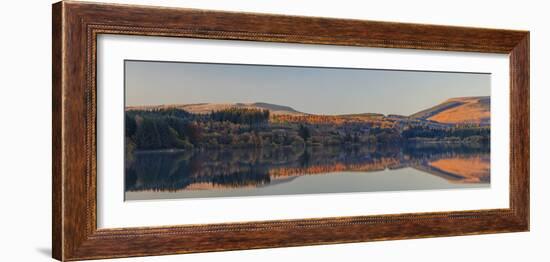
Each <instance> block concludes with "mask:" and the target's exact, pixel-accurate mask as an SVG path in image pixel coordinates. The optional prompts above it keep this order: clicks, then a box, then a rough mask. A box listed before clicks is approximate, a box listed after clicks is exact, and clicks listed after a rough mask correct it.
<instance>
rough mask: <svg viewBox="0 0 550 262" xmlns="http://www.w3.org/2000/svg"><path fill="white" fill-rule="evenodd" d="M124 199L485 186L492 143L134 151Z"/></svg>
mask: <svg viewBox="0 0 550 262" xmlns="http://www.w3.org/2000/svg"><path fill="white" fill-rule="evenodd" d="M125 166H126V167H125V199H126V200H147V199H178V198H208V197H233V196H263V195H289V194H320V193H351V192H374V191H402V190H432V189H452V188H483V187H489V186H490V154H489V149H488V146H480V145H460V146H452V147H450V146H435V145H431V146H422V147H386V148H365V147H356V148H354V147H351V148H342V147H313V148H307V149H295V148H278V149H266V148H263V149H227V150H204V151H164V152H159V151H149V152H143V151H142V152H134V153H132V154H131V155H129V156H128V157H127V158H126V165H125Z"/></svg>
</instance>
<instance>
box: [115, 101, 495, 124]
mask: <svg viewBox="0 0 550 262" xmlns="http://www.w3.org/2000/svg"><path fill="white" fill-rule="evenodd" d="M170 108H175V109H182V110H185V111H188V112H190V113H194V114H209V113H211V112H212V111H219V110H225V109H229V108H250V109H261V110H269V111H270V114H271V115H274V116H280V115H289V116H315V114H308V113H304V112H300V111H297V110H295V109H294V108H292V107H289V106H284V105H277V104H270V103H264V102H255V103H197V104H181V105H178V104H174V105H151V106H130V107H127V108H126V110H153V109H170ZM490 110H491V98H490V97H489V96H479V97H457V98H450V99H448V100H446V101H444V102H442V103H440V104H438V105H435V106H433V107H430V108H428V109H425V110H422V111H420V112H417V113H415V114H412V115H410V116H408V117H407V116H398V115H388V116H385V115H383V114H379V113H358V114H344V115H338V116H333V117H340V118H345V119H348V118H380V119H387V118H393V119H411V120H413V119H417V120H426V121H433V122H438V123H442V124H465V123H472V124H479V125H489V124H490V121H491V111H490Z"/></svg>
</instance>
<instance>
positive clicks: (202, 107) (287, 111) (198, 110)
mask: <svg viewBox="0 0 550 262" xmlns="http://www.w3.org/2000/svg"><path fill="white" fill-rule="evenodd" d="M161 108H178V109H183V110H185V111H188V112H190V113H195V114H208V113H211V112H212V111H219V110H224V109H228V108H254V109H267V110H269V111H270V113H271V114H272V115H296V116H301V115H307V114H305V113H302V112H299V111H296V110H295V109H293V108H292V107H289V106H281V105H275V104H269V103H261V102H258V103H234V104H233V103H200V104H186V105H154V106H132V107H127V109H128V110H151V109H161Z"/></svg>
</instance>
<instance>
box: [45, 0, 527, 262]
mask: <svg viewBox="0 0 550 262" xmlns="http://www.w3.org/2000/svg"><path fill="white" fill-rule="evenodd" d="M52 30H53V32H52V33H53V47H52V54H53V55H52V60H53V80H52V87H53V92H52V101H53V102H52V103H53V108H52V112H53V118H52V126H53V138H52V143H53V152H52V154H53V164H52V166H53V170H52V172H53V196H52V198H53V234H52V245H53V257H54V258H56V259H58V260H63V261H66V260H81V259H99V258H116V257H129V256H149V255H162V254H182V253H192V252H206V251H222V250H238V249H256V248H269V247H289V246H303V245H320V244H331V243H350V242H361V241H378V240H391V239H409V238H423V237H442V236H455V235H473V234H487V233H501V232H520V231H528V230H529V32H528V31H511V30H500V29H482V28H465V27H452V26H437V25H421V24H404V23H389V22H375V21H359V20H344V19H328V18H316V17H295V16H283V15H266V14H251V13H232V12H219V11H205V10H194V9H180V8H160V7H148V6H128V5H112V4H98V3H83V2H72V1H69V2H65V1H64V2H59V3H56V4H54V5H53V23H52ZM100 34H117V35H139V36H167V37H181V38H205V39H224V40H248V41H264V42H284V43H302V44H322V45H342V46H361V47H380V48H405V49H421V50H442V51H467V52H481V53H500V54H508V55H509V59H510V76H509V77H510V94H509V95H510V105H511V107H510V184H509V188H510V193H509V197H510V207H509V208H506V209H487V210H476V211H456V212H433V213H410V214H395V215H369V216H353V217H337V218H315V219H297V220H273V221H267V222H247V223H224V224H200V225H178V226H170V225H167V226H163V227H145V228H141V227H140V228H122V229H98V227H97V214H96V210H97V183H96V176H97V171H96V170H97V169H96V164H97V163H96V152H97V151H96V126H97V122H96V106H97V98H96V87H97V86H96V65H97V61H96V52H97V45H96V43H97V38H98V35H100Z"/></svg>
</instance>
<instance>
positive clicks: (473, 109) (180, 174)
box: [52, 1, 529, 261]
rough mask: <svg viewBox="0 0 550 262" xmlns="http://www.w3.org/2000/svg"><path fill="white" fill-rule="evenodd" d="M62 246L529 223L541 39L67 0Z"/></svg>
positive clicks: (439, 232)
mask: <svg viewBox="0 0 550 262" xmlns="http://www.w3.org/2000/svg"><path fill="white" fill-rule="evenodd" d="M52 25H53V95H52V99H53V120H52V121H53V123H52V124H53V139H52V143H53V257H54V258H56V259H58V260H63V261H65V260H81V259H99V258H116V257H128V256H148V255H162V254H180V253H191V252H207V251H222V250H237V249H253V248H269V247H282V246H301V245H318V244H330V243H349V242H360V241H377V240H389V239H408V238H422V237H439V236H454V235H470V234H486V233H501V232H520V231H527V230H529V32H527V31H512V30H501V29H484V28H465V27H452V26H437V25H420V24H404V23H390V22H375V21H360V20H344V19H328V18H317V17H295V16H282V15H266V14H251V13H233V12H220V11H206V10H195V9H180V8H161V7H149V6H129V5H112V4H99V3H82V2H71V1H68V2H67V1H63V2H59V3H56V4H54V5H53V24H52Z"/></svg>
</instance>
